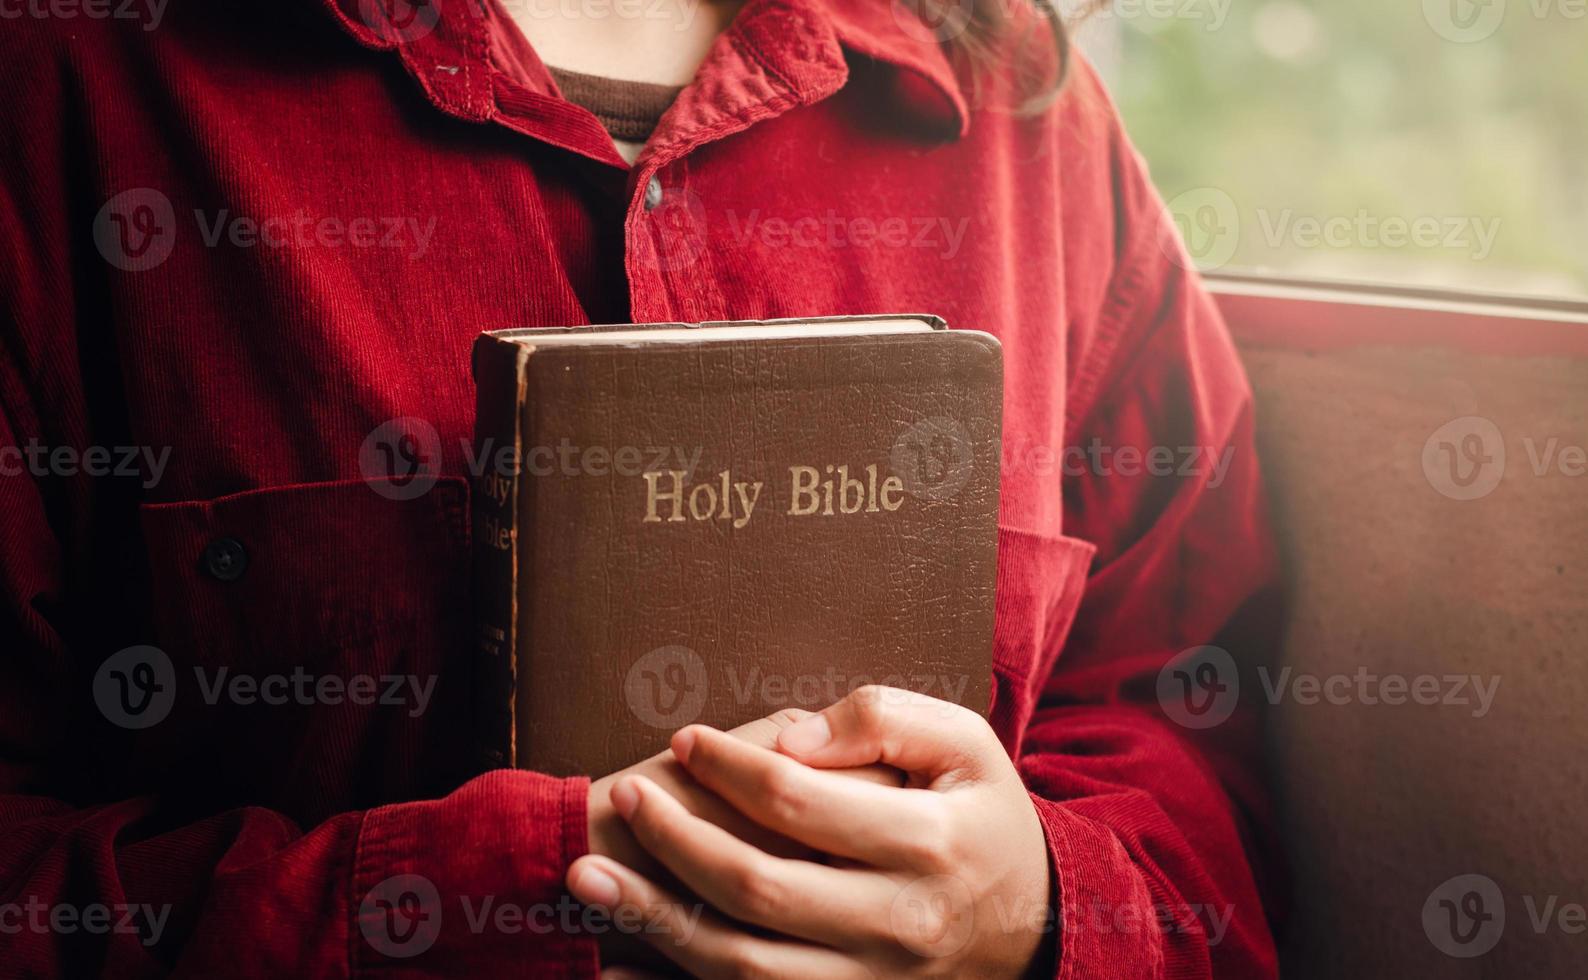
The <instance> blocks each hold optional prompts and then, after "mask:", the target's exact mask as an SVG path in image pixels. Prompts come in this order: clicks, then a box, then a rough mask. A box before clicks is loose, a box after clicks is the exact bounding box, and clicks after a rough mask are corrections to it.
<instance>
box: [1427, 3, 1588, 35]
mask: <svg viewBox="0 0 1588 980" xmlns="http://www.w3.org/2000/svg"><path fill="white" fill-rule="evenodd" d="M1511 6H1512V4H1510V3H1508V2H1507V0H1423V19H1424V20H1426V21H1427V22H1428V26H1429V27H1431V28H1433V30H1434V33H1436V34H1438V35H1439V36H1440V37H1442V38H1444V39H1445V40H1447V41H1454V42H1456V43H1457V44H1473V43H1475V42H1477V41H1486V40H1488V39H1489V38H1491V37H1493V36H1494V34H1495V32H1496V31H1498V30H1499V29H1500V26H1501V25H1502V24H1504V23H1505V15H1506V11H1507V9H1508V8H1509V7H1511ZM1515 6H1516V8H1517V9H1519V10H1525V11H1526V13H1527V15H1529V16H1531V17H1532V18H1533V19H1534V20H1547V19H1549V18H1551V17H1555V18H1559V19H1561V20H1568V21H1578V20H1582V19H1583V18H1584V17H1588V0H1527V3H1526V4H1525V6H1524V5H1521V4H1517V5H1515Z"/></svg>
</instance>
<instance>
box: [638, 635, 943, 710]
mask: <svg viewBox="0 0 1588 980" xmlns="http://www.w3.org/2000/svg"><path fill="white" fill-rule="evenodd" d="M969 683H970V677H969V676H968V675H964V674H936V673H931V672H926V671H923V672H920V673H903V672H900V673H892V674H864V673H850V672H847V671H843V670H840V669H838V668H837V667H834V666H831V665H829V666H827V667H825V668H823V669H821V670H819V671H811V672H806V673H788V672H783V671H774V670H766V669H765V668H763V667H761V666H759V665H753V666H750V667H748V668H743V667H741V666H739V664H738V662H736V661H735V660H734V658H727V660H726V662H719V665H718V669H717V674H716V675H714V672H713V671H712V670H711V669H710V668H708V667H707V666H706V661H705V659H704V658H702V657H701V656H700V654H698V653H696V652H695V651H694V650H691V649H690V648H689V647H686V646H682V645H677V644H673V645H668V646H663V647H657V648H656V649H654V650H651V651H649V652H647V653H645V654H644V655H642V656H640V657H637V658H636V659H635V660H634V663H633V664H631V665H630V667H629V669H628V672H627V674H625V675H624V678H623V700H624V702H625V703H626V704H627V705H628V707H629V710H630V711H631V712H633V713H634V717H636V718H638V719H639V720H640V721H642V722H644V723H645V724H647V725H649V726H651V727H652V728H661V729H676V728H682V727H683V726H684V725H688V724H690V723H692V722H694V721H696V720H698V719H699V718H700V715H701V712H702V711H704V710H705V708H706V702H707V699H708V697H709V696H710V694H711V692H712V691H713V690H717V691H726V692H727V693H728V696H729V697H730V698H731V699H732V701H733V703H734V704H735V705H738V706H740V707H743V706H749V705H753V706H755V708H756V710H757V711H758V712H759V713H761V714H771V713H773V712H774V711H778V710H780V709H783V708H805V709H808V710H811V711H819V710H821V709H822V708H825V707H827V706H829V705H831V704H834V703H836V702H838V701H841V700H843V699H844V698H845V697H846V696H848V695H849V694H851V693H853V692H855V691H858V690H860V689H862V688H866V689H870V690H875V691H876V692H877V696H879V697H883V698H887V697H897V698H899V699H900V700H901V701H903V700H904V699H906V698H907V697H908V695H907V694H906V693H905V692H907V691H908V692H914V693H916V694H925V695H928V696H929V697H934V698H937V699H939V700H941V701H946V702H950V703H954V704H958V703H961V702H963V700H964V695H965V688H966V687H967V686H968V685H969Z"/></svg>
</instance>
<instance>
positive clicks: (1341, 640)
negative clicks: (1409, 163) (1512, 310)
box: [1243, 345, 1588, 980]
mask: <svg viewBox="0 0 1588 980" xmlns="http://www.w3.org/2000/svg"><path fill="white" fill-rule="evenodd" d="M1243 356H1244V358H1245V360H1246V362H1247V366H1248V370H1249V372H1250V375H1251V378H1252V382H1253V386H1254V388H1255V389H1256V392H1257V401H1258V412H1259V419H1258V427H1259V433H1260V436H1259V441H1260V449H1261V452H1262V453H1263V456H1264V466H1265V469H1266V471H1267V473H1268V476H1269V481H1270V485H1271V488H1272V491H1273V496H1274V507H1275V519H1276V523H1277V525H1278V527H1279V529H1280V535H1281V540H1282V543H1283V545H1284V548H1285V550H1286V560H1287V569H1288V575H1289V578H1290V583H1291V595H1292V599H1291V606H1290V621H1289V625H1288V629H1287V637H1286V641H1285V645H1284V648H1283V650H1282V651H1281V655H1280V657H1279V662H1278V665H1277V667H1276V668H1275V669H1273V670H1271V671H1269V672H1268V675H1267V676H1268V686H1269V687H1270V688H1271V691H1272V693H1270V691H1265V694H1267V695H1268V697H1269V700H1270V701H1271V702H1272V705H1271V707H1270V708H1269V729H1270V739H1271V741H1270V752H1271V757H1272V766H1273V771H1274V779H1275V786H1276V792H1277V794H1278V800H1279V809H1280V813H1281V820H1282V830H1283V833H1284V835H1285V839H1286V842H1287V847H1288V849H1289V853H1290V859H1291V862H1292V873H1293V893H1294V897H1293V905H1292V910H1291V916H1290V921H1289V924H1288V928H1287V934H1286V936H1285V937H1284V946H1285V949H1286V956H1285V966H1286V975H1287V976H1294V977H1345V978H1351V980H1361V978H1367V977H1395V978H1412V977H1432V976H1441V977H1445V976H1454V977H1467V976H1470V977H1488V976H1493V977H1575V976H1582V975H1585V972H1588V966H1585V962H1588V932H1583V931H1582V930H1583V928H1584V922H1583V919H1581V918H1580V916H1582V914H1583V912H1582V908H1581V906H1582V905H1583V904H1584V903H1588V832H1585V828H1588V820H1585V813H1584V810H1585V808H1588V472H1585V469H1588V460H1585V457H1584V455H1583V453H1584V449H1583V447H1585V446H1588V360H1584V359H1580V358H1570V357H1546V356H1538V357H1532V356H1529V357H1507V356H1498V355H1494V354H1479V353H1470V352H1464V351H1460V350H1453V349H1407V348H1394V347H1361V346H1358V347H1345V348H1341V349H1337V350H1323V351H1312V352H1307V351H1300V350H1280V349H1275V348H1274V347H1272V346H1270V347H1266V348H1265V347H1260V346H1251V345H1247V346H1245V347H1244V348H1243ZM1502 451H1503V459H1502V457H1501V452H1502ZM1464 498H1465V499H1464ZM1287 671H1288V673H1287ZM1309 677H1316V678H1318V679H1319V680H1320V681H1326V680H1327V679H1329V678H1342V677H1343V678H1345V680H1333V681H1328V682H1327V683H1323V684H1322V685H1321V687H1320V688H1319V689H1318V690H1317V691H1316V692H1315V691H1314V688H1313V687H1312V686H1311V685H1312V684H1313V682H1312V681H1311V680H1306V679H1305V678H1309ZM1391 678H1399V680H1391ZM1484 692H1487V693H1484ZM1392 699H1395V700H1404V701H1405V702H1406V703H1401V704H1391V703H1387V702H1388V701H1390V700H1392ZM1418 700H1434V701H1436V702H1437V703H1433V704H1421V703H1416V702H1417V701H1418ZM1574 909H1575V911H1573V910H1574ZM1502 913H1503V921H1502V919H1501V916H1502ZM1540 920H1543V921H1540ZM1484 948H1488V949H1489V951H1488V952H1486V953H1484V954H1483V955H1480V956H1471V955H1470V954H1472V953H1475V952H1479V951H1480V950H1482V949H1484Z"/></svg>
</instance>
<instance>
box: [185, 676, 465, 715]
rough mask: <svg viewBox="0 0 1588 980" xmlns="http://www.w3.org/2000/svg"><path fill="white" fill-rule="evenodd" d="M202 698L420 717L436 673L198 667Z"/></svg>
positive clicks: (215, 701) (207, 701)
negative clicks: (397, 710)
mask: <svg viewBox="0 0 1588 980" xmlns="http://www.w3.org/2000/svg"><path fill="white" fill-rule="evenodd" d="M193 675H194V677H195V678H196V679H197V681H198V686H199V696H200V697H202V698H203V700H204V703H205V704H208V705H211V706H214V705H217V704H219V703H221V701H222V700H224V701H226V702H227V703H229V704H235V705H239V706H241V707H250V706H252V705H257V704H263V705H268V706H270V707H282V706H284V705H289V704H290V705H297V706H299V707H309V706H311V705H316V704H323V705H330V706H336V705H342V704H354V705H359V706H365V707H367V706H371V705H378V706H380V707H388V708H390V707H402V708H406V709H407V713H408V717H410V718H417V717H419V716H420V715H422V714H424V713H425V710H426V709H427V708H429V707H430V698H431V696H432V695H433V694H434V693H435V688H436V675H434V674H424V675H421V674H350V675H348V676H346V677H343V676H340V675H337V674H311V673H309V672H308V671H306V670H304V669H303V668H302V667H294V668H292V671H291V672H290V673H285V674H283V673H275V674H245V673H234V672H233V671H232V669H231V668H230V667H220V668H217V669H215V670H213V671H211V670H207V669H206V668H204V667H194V668H193Z"/></svg>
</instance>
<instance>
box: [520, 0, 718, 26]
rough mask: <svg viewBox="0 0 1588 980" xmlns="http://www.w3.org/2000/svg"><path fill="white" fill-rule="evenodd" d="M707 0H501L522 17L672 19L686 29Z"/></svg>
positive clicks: (532, 18) (545, 18)
mask: <svg viewBox="0 0 1588 980" xmlns="http://www.w3.org/2000/svg"><path fill="white" fill-rule="evenodd" d="M704 2H706V0H682V2H680V0H501V3H502V6H503V7H504V8H505V9H507V10H508V11H510V12H511V13H512V14H513V16H514V17H516V18H518V19H520V20H569V21H575V20H647V21H671V22H675V23H676V24H677V28H678V30H680V31H687V30H689V27H690V25H691V24H693V23H694V22H695V18H696V17H697V16H699V14H700V9H701V6H702V4H703V3H704Z"/></svg>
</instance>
